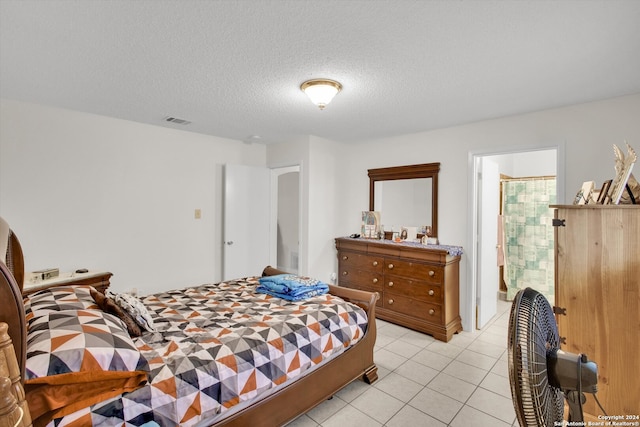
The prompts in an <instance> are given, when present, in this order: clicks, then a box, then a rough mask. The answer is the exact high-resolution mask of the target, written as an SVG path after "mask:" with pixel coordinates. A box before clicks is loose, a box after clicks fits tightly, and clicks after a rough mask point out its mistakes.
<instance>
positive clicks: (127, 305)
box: [107, 291, 156, 332]
mask: <svg viewBox="0 0 640 427" xmlns="http://www.w3.org/2000/svg"><path fill="white" fill-rule="evenodd" d="M107 292H108V294H109V297H111V298H113V300H114V301H115V302H116V304H118V305H119V306H120V307H122V309H123V310H126V311H127V313H129V314H130V315H131V316H132V317H133V318H134V319H135V320H136V322H137V323H138V325H140V326H141V327H143V328H145V329H146V330H147V331H149V332H155V331H156V327H155V325H154V324H153V319H152V318H151V314H149V311H148V310H147V307H145V306H144V304H142V301H140V300H139V299H138V298H136V297H134V296H133V295H129V294H114V293H113V292H111V291H107Z"/></svg>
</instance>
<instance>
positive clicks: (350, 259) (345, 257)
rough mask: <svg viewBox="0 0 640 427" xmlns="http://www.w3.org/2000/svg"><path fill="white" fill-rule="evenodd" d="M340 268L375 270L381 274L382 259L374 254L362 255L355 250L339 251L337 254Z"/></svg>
mask: <svg viewBox="0 0 640 427" xmlns="http://www.w3.org/2000/svg"><path fill="white" fill-rule="evenodd" d="M338 261H339V264H340V269H341V270H342V269H343V268H344V269H358V270H368V271H375V272H378V273H380V274H382V266H383V264H384V259H383V258H382V257H380V256H375V255H364V254H360V253H357V252H349V251H340V253H339V254H338Z"/></svg>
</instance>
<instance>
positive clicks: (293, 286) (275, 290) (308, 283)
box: [256, 274, 329, 301]
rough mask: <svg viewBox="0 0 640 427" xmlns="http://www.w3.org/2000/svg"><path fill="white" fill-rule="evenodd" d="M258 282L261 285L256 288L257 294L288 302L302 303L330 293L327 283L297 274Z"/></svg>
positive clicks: (263, 279)
mask: <svg viewBox="0 0 640 427" xmlns="http://www.w3.org/2000/svg"><path fill="white" fill-rule="evenodd" d="M258 282H260V285H258V287H257V288H256V291H257V292H260V293H263V294H268V295H272V296H274V297H278V298H282V299H286V300H287V301H300V300H303V299H307V298H311V297H314V296H316V295H322V294H326V293H327V292H329V285H327V284H326V283H324V282H321V281H320V280H317V279H312V278H310V277H302V276H296V275H295V274H278V275H276V276H265V277H261V278H260V279H258Z"/></svg>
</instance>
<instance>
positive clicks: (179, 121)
mask: <svg viewBox="0 0 640 427" xmlns="http://www.w3.org/2000/svg"><path fill="white" fill-rule="evenodd" d="M164 121H165V122H171V123H175V124H178V125H188V124H191V122H190V121H189V120H184V119H179V118H177V117H165V118H164Z"/></svg>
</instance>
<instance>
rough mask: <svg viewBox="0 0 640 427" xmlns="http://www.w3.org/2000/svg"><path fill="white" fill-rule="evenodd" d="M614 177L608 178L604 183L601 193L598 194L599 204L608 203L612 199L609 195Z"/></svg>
mask: <svg viewBox="0 0 640 427" xmlns="http://www.w3.org/2000/svg"><path fill="white" fill-rule="evenodd" d="M612 182H613V180H612V179H608V180H606V181H605V182H603V183H602V188H600V194H598V200H597V202H598V204H600V205H606V204H608V203H609V202H610V201H611V197H609V189H610V188H611V183H612Z"/></svg>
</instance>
